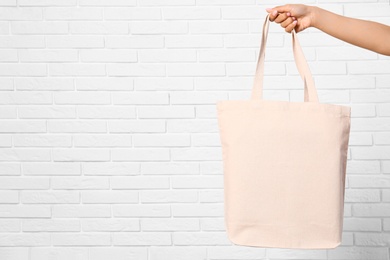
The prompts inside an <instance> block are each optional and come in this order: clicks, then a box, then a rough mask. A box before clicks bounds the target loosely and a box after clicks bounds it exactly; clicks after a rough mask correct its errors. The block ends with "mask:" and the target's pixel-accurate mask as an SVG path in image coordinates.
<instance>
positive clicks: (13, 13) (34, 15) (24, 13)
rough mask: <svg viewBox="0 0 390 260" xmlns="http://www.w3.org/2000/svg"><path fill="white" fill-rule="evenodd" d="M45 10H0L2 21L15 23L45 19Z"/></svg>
mask: <svg viewBox="0 0 390 260" xmlns="http://www.w3.org/2000/svg"><path fill="white" fill-rule="evenodd" d="M42 14H43V10H42V8H37V7H25V8H17V7H1V8H0V20H5V21H9V20H11V21H14V20H24V21H30V20H31V21H37V20H42V19H43V15H42Z"/></svg>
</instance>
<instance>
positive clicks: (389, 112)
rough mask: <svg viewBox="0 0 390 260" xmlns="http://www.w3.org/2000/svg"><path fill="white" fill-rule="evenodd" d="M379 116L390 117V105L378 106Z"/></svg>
mask: <svg viewBox="0 0 390 260" xmlns="http://www.w3.org/2000/svg"><path fill="white" fill-rule="evenodd" d="M375 106H376V111H377V114H378V116H380V117H381V116H390V104H386V103H385V104H376V105H375Z"/></svg>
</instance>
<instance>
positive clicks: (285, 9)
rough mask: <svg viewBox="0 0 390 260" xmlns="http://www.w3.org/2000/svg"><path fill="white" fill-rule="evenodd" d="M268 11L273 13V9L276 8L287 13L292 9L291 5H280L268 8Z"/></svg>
mask: <svg viewBox="0 0 390 260" xmlns="http://www.w3.org/2000/svg"><path fill="white" fill-rule="evenodd" d="M265 10H267V12H268V13H271V12H272V11H274V10H276V11H278V13H287V12H290V11H291V7H290V6H289V5H279V6H275V7H274V8H267V9H265Z"/></svg>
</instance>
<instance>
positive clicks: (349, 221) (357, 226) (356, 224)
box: [343, 218, 382, 232]
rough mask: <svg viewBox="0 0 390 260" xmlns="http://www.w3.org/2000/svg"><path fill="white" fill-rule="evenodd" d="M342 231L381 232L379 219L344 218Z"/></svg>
mask: <svg viewBox="0 0 390 260" xmlns="http://www.w3.org/2000/svg"><path fill="white" fill-rule="evenodd" d="M343 229H344V230H346V231H355V232H358V231H363V232H364V231H379V232H380V231H381V230H382V224H381V219H379V218H344V223H343Z"/></svg>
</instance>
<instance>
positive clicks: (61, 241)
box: [51, 232, 111, 246]
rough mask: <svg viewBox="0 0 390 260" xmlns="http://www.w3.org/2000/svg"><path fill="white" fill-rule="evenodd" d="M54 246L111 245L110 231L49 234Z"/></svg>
mask: <svg viewBox="0 0 390 260" xmlns="http://www.w3.org/2000/svg"><path fill="white" fill-rule="evenodd" d="M51 240H52V243H53V245H54V246H109V245H111V234H110V233H98V232H94V233H90V234H88V233H81V234H61V233H53V234H51Z"/></svg>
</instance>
